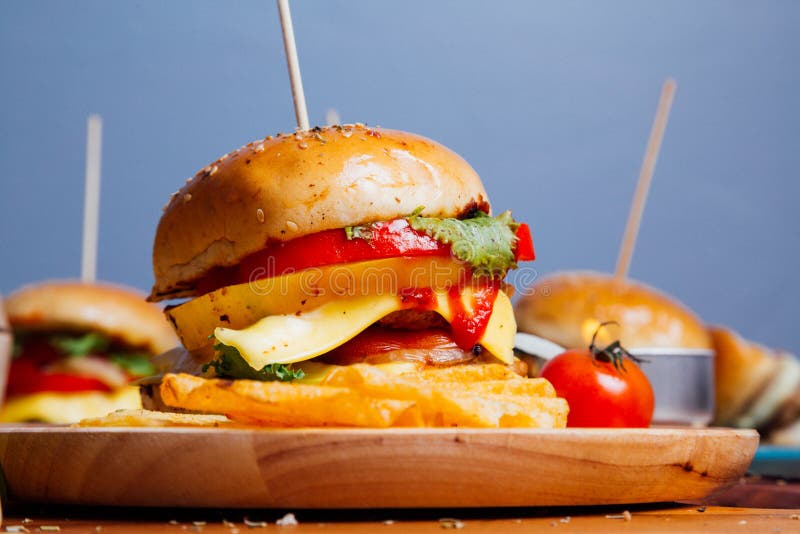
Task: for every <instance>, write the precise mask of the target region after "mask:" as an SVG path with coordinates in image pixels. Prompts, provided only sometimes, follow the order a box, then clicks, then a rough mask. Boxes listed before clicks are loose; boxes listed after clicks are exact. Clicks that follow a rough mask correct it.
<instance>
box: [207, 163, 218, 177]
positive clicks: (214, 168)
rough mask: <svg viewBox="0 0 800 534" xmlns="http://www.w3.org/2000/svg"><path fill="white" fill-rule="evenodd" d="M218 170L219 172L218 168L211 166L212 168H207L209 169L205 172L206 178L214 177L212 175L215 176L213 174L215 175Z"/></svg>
mask: <svg viewBox="0 0 800 534" xmlns="http://www.w3.org/2000/svg"><path fill="white" fill-rule="evenodd" d="M218 170H219V167H217V166H216V165H212V166H211V168H209V169H208V170H207V171H206V176H214V174H215V173H216V172H217V171H218Z"/></svg>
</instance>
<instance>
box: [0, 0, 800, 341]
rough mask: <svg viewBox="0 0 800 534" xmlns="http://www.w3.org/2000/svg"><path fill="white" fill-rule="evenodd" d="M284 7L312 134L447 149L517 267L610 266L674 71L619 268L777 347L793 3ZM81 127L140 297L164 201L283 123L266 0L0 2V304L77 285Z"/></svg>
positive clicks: (112, 273)
mask: <svg viewBox="0 0 800 534" xmlns="http://www.w3.org/2000/svg"><path fill="white" fill-rule="evenodd" d="M293 15H294V19H295V30H296V35H297V40H298V48H299V53H300V60H301V65H302V67H303V75H304V81H305V86H306V96H307V100H308V104H309V110H310V115H311V119H312V122H316V123H322V122H323V120H324V112H325V110H326V109H327V108H329V107H336V108H337V109H338V110H339V111H340V113H341V115H342V118H343V120H344V121H347V122H355V121H364V122H368V123H370V124H378V125H382V126H386V127H393V128H399V129H405V130H410V131H414V132H418V133H421V134H423V135H426V136H428V137H431V138H433V139H436V140H438V141H440V142H442V143H444V144H445V145H448V146H450V147H451V148H453V149H455V150H456V151H457V152H459V153H461V154H462V155H463V156H464V157H465V158H466V159H467V160H468V161H470V162H471V163H472V165H473V166H474V167H475V168H476V169H477V171H478V172H479V173H480V174H481V176H482V177H483V179H484V182H485V184H486V186H487V189H488V190H489V193H490V197H491V200H492V203H493V205H494V206H495V210H503V209H507V208H510V209H513V211H514V213H515V215H516V217H517V218H518V219H521V220H526V221H528V222H529V223H530V224H531V227H532V229H533V235H534V241H535V243H536V248H537V253H538V255H539V259H538V260H537V261H536V262H535V263H534V264H532V267H531V269H535V270H536V272H539V273H546V272H550V271H553V270H557V269H575V268H581V269H598V270H606V271H609V270H611V269H613V267H614V262H615V259H616V253H617V247H618V243H619V240H620V237H621V234H622V230H623V227H624V224H625V219H626V215H627V209H628V205H629V201H630V198H631V196H632V194H633V189H634V185H635V181H636V177H637V175H638V169H639V165H640V161H641V157H642V152H643V150H644V146H645V142H646V138H647V135H648V132H649V129H650V124H651V121H652V116H653V113H654V110H655V105H656V102H657V99H658V93H659V90H660V86H661V83H662V81H663V79H664V78H665V77H666V76H667V75H672V76H674V77H675V78H676V79H677V81H678V84H679V87H678V93H677V97H676V100H675V104H674V107H673V114H672V117H671V121H670V124H669V127H668V130H667V135H666V139H665V141H664V145H663V149H662V153H661V159H660V161H659V165H658V168H657V171H656V176H655V179H654V183H653V188H652V190H651V197H650V202H649V204H648V206H647V209H646V211H645V216H644V221H643V225H642V229H641V233H640V238H639V246H638V248H637V250H636V253H635V255H634V259H633V266H632V271H631V274H632V275H633V276H634V277H636V278H639V279H641V280H644V281H646V282H648V283H650V284H652V285H655V286H657V287H660V288H662V289H664V290H666V291H668V292H670V293H672V294H673V295H675V296H677V297H678V298H680V299H681V300H683V301H684V302H685V303H687V304H688V305H690V306H691V307H692V308H693V309H694V310H696V311H697V312H698V313H699V314H700V315H701V316H702V317H703V318H705V319H706V320H707V321H710V322H715V323H724V324H728V325H731V326H733V327H735V328H737V329H739V330H741V331H742V332H743V333H745V334H746V335H748V336H750V337H752V338H754V339H757V340H760V341H762V342H765V343H769V344H772V345H776V346H784V347H787V348H790V349H793V350H794V351H798V350H800V327H798V325H797V319H798V314H797V312H796V303H797V302H798V297H800V288H799V287H798V283H797V278H796V274H797V273H798V271H800V253H798V233H799V231H800V224H799V223H800V217H798V211H797V208H796V203H797V198H798V195H799V194H800V181H798V179H797V178H798V176H797V174H798V168H800V104H798V98H800V93H798V82H800V75H799V74H798V73H799V70H798V52H800V31H798V28H800V2H791V1H783V2H781V1H764V2H732V1H728V2H712V1H701V2H694V1H674V2H640V1H630V2H588V1H587V2H564V1H556V2H476V1H473V2H455V1H452V2H427V1H407V2H367V1H349V2H344V1H338V2H329V1H322V0H318V1H311V0H305V1H303V0H297V1H295V2H294V4H293ZM91 112H97V113H101V114H102V115H103V118H104V121H105V131H104V133H105V135H104V152H103V184H102V206H101V230H100V254H99V268H98V272H99V276H100V277H101V278H103V279H107V280H114V281H120V282H125V283H127V284H131V285H134V286H138V287H140V288H142V289H147V288H149V286H150V284H151V283H152V274H151V270H150V250H151V243H152V236H153V233H154V230H155V226H156V224H157V222H158V218H159V216H160V213H161V206H162V205H163V204H164V203H165V202H166V200H167V198H168V196H169V194H170V193H171V192H172V191H174V190H175V189H177V188H178V187H179V186H180V185H181V184H182V183H183V181H184V179H185V178H186V177H188V176H191V175H192V174H193V173H194V172H195V171H196V170H197V169H199V168H201V167H203V166H204V165H206V164H207V163H208V162H210V161H212V160H214V159H215V158H216V157H217V156H219V155H221V154H223V153H225V152H227V151H229V150H231V149H233V148H236V147H238V146H239V145H242V144H244V143H246V142H249V141H250V140H253V139H255V138H258V137H263V136H264V135H266V134H269V133H275V132H278V131H289V130H292V129H293V128H294V122H293V121H294V115H293V111H292V105H291V96H290V93H289V85H288V77H287V74H286V66H285V62H284V57H283V48H282V43H281V37H280V27H279V23H278V18H277V10H276V8H275V4H274V2H273V1H271V0H265V1H258V2H255V1H239V2H208V1H195V2H188V1H182V2H178V1H173V2H155V1H152V2H133V1H124V2H123V1H119V2H106V1H73V2H56V1H48V2H44V1H28V2H22V1H8V0H6V1H4V2H2V3H0V162H2V192H3V194H2V195H1V196H0V250H2V254H3V261H2V262H1V263H0V291H3V292H8V291H9V290H11V289H13V288H15V287H17V286H19V285H21V284H23V283H26V282H31V281H35V280H39V279H42V278H48V277H77V276H78V274H79V270H80V265H79V263H80V243H81V237H80V232H81V224H82V202H83V169H84V141H85V121H86V117H87V115H88V114H89V113H91ZM527 274H530V272H529V273H527ZM517 278H518V279H519V277H517Z"/></svg>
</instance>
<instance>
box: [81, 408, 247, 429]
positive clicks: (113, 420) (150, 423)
mask: <svg viewBox="0 0 800 534" xmlns="http://www.w3.org/2000/svg"><path fill="white" fill-rule="evenodd" d="M72 426H73V427H89V426H92V427H118V426H145V427H168V426H169V427H174V426H190V427H206V428H219V427H235V426H240V425H237V424H236V423H234V422H233V421H231V420H230V419H228V418H227V417H225V416H224V415H205V414H187V413H171V412H155V411H151V410H117V411H116V412H111V413H110V414H108V415H106V416H104V417H95V418H92V419H83V420H82V421H79V422H77V423H75V424H74V425H72Z"/></svg>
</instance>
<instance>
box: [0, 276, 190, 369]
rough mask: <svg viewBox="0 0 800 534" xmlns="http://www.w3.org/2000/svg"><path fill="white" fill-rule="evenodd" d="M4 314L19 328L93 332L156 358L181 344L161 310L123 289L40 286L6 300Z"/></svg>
mask: <svg viewBox="0 0 800 534" xmlns="http://www.w3.org/2000/svg"><path fill="white" fill-rule="evenodd" d="M5 310H6V313H7V314H8V320H9V322H10V323H11V327H12V328H15V329H17V328H19V329H25V330H76V331H95V332H100V333H102V334H105V335H107V336H109V337H111V338H113V339H117V340H119V341H121V342H123V343H125V344H127V345H130V346H131V347H141V348H143V349H146V350H148V351H149V352H151V353H152V354H159V353H161V352H164V351H166V350H169V349H171V348H172V347H174V346H176V345H178V339H177V338H176V337H175V333H174V332H173V331H172V328H171V327H170V325H169V323H168V322H167V320H166V319H165V318H164V314H163V313H162V312H161V310H160V309H159V308H158V307H157V306H155V305H153V304H149V303H147V302H146V301H145V300H144V295H143V294H141V293H139V292H138V291H136V290H134V289H130V288H127V287H123V286H118V285H111V284H84V283H81V282H77V281H74V282H73V281H47V282H41V283H38V284H33V285H29V286H25V287H23V288H21V289H19V290H17V291H15V292H14V293H12V294H10V295H8V297H6V300H5Z"/></svg>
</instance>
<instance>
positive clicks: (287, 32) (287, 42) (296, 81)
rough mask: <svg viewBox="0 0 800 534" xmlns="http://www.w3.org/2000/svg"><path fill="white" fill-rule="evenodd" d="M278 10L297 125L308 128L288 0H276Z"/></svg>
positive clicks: (304, 97)
mask: <svg viewBox="0 0 800 534" xmlns="http://www.w3.org/2000/svg"><path fill="white" fill-rule="evenodd" d="M278 11H279V13H280V17H281V28H282V29H283V47H284V48H285V49H286V63H287V65H288V66H289V81H291V83H292V99H293V100H294V115H295V117H296V119H297V127H298V128H299V129H301V130H308V110H306V95H305V93H304V92H303V79H302V78H301V77H300V62H299V61H298V60H297V46H296V45H295V42H294V26H292V13H291V12H290V11H289V0H278Z"/></svg>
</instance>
